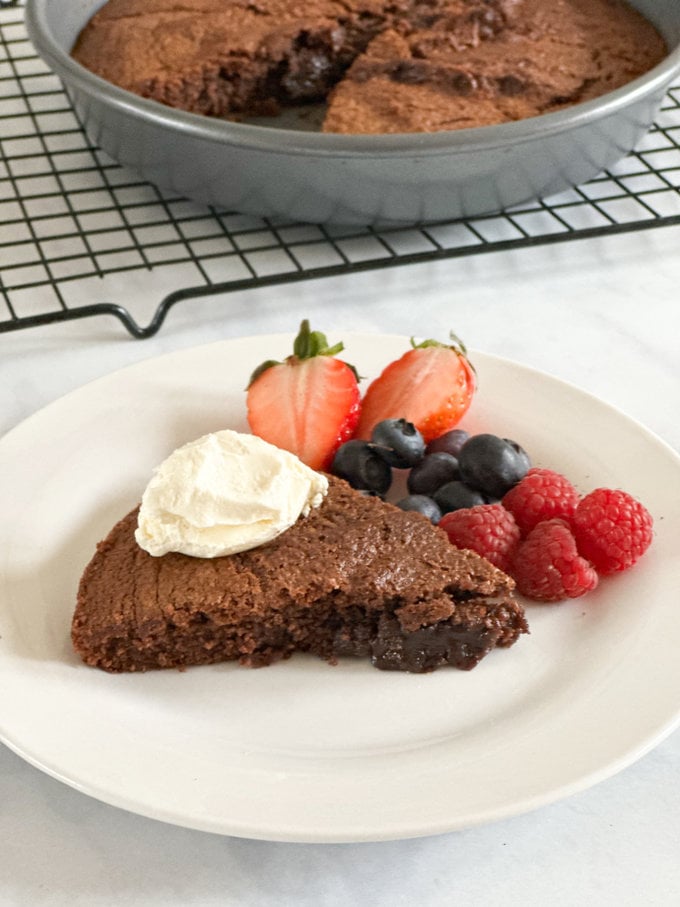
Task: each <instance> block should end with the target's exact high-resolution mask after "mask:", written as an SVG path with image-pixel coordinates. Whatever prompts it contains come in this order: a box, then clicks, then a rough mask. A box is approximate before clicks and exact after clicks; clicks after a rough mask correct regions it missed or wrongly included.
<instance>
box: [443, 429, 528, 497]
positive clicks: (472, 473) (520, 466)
mask: <svg viewBox="0 0 680 907" xmlns="http://www.w3.org/2000/svg"><path fill="white" fill-rule="evenodd" d="M518 447H519V445H517V447H515V445H514V442H512V441H508V440H506V439H505V438H499V437H498V436H497V435H490V434H481V435H473V436H472V437H471V438H470V440H469V441H466V442H465V444H463V446H462V447H461V449H460V454H459V455H458V465H459V467H460V475H461V479H462V480H463V481H464V482H465V484H466V485H470V486H471V487H472V488H477V489H479V490H480V491H482V492H484V494H487V495H489V496H491V497H493V498H502V497H503V495H504V494H505V493H506V492H507V491H509V490H510V489H511V488H512V486H513V485H516V484H517V483H518V482H519V481H520V479H523V478H524V476H525V475H526V473H527V470H528V468H529V466H528V462H527V461H528V458H527V457H526V454H525V453H524V451H521V448H520V450H518V449H517V448H518ZM520 451H521V452H520Z"/></svg>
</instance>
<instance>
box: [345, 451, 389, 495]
mask: <svg viewBox="0 0 680 907" xmlns="http://www.w3.org/2000/svg"><path fill="white" fill-rule="evenodd" d="M331 472H332V473H333V474H334V475H336V476H339V477H340V478H341V479H345V480H346V481H347V482H349V484H350V485H351V486H352V488H358V489H359V490H361V491H373V492H375V493H376V494H379V495H383V494H385V492H386V491H387V489H388V488H389V487H390V485H391V484H392V470H391V469H390V467H389V465H388V464H387V463H386V462H385V460H383V458H382V457H381V456H380V454H379V453H376V450H375V446H374V445H373V444H371V443H369V442H368V441H358V440H354V441H346V442H345V443H344V444H341V445H340V447H338V449H337V451H336V452H335V456H334V457H333V465H332V466H331Z"/></svg>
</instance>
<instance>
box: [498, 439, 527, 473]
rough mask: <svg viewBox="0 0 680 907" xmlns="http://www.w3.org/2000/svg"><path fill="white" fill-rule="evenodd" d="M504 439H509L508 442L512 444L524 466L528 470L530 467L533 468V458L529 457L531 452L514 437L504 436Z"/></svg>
mask: <svg viewBox="0 0 680 907" xmlns="http://www.w3.org/2000/svg"><path fill="white" fill-rule="evenodd" d="M503 440H504V441H507V443H508V444H509V445H510V447H512V449H513V450H514V451H515V453H516V454H517V456H518V458H519V460H520V462H521V463H522V464H523V465H524V468H525V469H527V470H528V469H530V468H531V459H530V458H529V454H528V453H527V452H526V450H525V449H524V448H523V447H522V446H521V444H518V443H517V441H513V440H512V438H503Z"/></svg>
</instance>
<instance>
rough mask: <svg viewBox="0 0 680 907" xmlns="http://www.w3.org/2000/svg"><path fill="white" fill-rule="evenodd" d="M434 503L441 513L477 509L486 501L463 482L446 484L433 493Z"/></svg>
mask: <svg viewBox="0 0 680 907" xmlns="http://www.w3.org/2000/svg"><path fill="white" fill-rule="evenodd" d="M434 499H435V502H436V503H437V504H438V506H439V509H440V510H441V512H442V513H450V512H451V511H452V510H462V509H463V508H465V507H477V506H478V505H479V504H486V499H485V498H484V496H483V495H481V494H480V493H479V492H478V491H475V489H474V488H470V487H469V486H467V485H465V484H464V483H463V482H457V481H456V482H447V483H446V485H442V487H441V488H439V489H438V490H437V491H436V492H435V493H434Z"/></svg>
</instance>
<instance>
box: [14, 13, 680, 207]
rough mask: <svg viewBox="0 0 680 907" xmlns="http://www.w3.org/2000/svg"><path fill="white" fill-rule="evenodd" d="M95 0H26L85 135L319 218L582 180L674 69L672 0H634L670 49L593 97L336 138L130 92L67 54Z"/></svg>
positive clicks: (656, 101)
mask: <svg viewBox="0 0 680 907" xmlns="http://www.w3.org/2000/svg"><path fill="white" fill-rule="evenodd" d="M101 5H102V0H69V2H68V3H64V2H63V0H26V24H27V28H28V32H29V35H30V38H31V40H32V41H33V44H34V46H35V48H36V50H37V52H38V53H39V54H40V55H41V57H42V58H43V59H44V60H45V61H46V63H47V64H48V65H49V66H50V68H51V69H53V70H54V72H56V73H57V75H59V76H60V78H61V79H62V81H63V83H64V85H65V87H66V89H67V91H68V94H69V96H70V98H71V100H72V103H73V105H74V108H75V110H76V113H77V115H78V117H79V119H80V121H81V123H82V124H83V127H84V129H85V131H86V133H87V135H88V137H89V138H90V140H91V141H92V142H94V143H95V144H96V145H98V146H99V147H100V148H102V149H103V150H104V151H106V152H107V153H108V154H109V155H110V156H111V157H112V158H114V159H115V160H117V161H119V162H120V163H121V164H124V165H126V166H129V167H131V168H133V169H134V170H136V171H137V172H138V173H139V174H140V175H141V176H143V177H144V178H145V179H147V180H148V181H149V182H152V183H154V184H156V185H158V186H159V187H161V188H163V189H165V190H170V191H172V192H175V193H177V194H179V195H182V196H186V197H188V198H192V199H194V200H196V201H198V202H203V203H207V204H210V205H215V206H219V207H221V208H225V209H227V210H231V211H239V212H243V213H247V214H254V215H258V216H265V217H283V218H285V219H290V220H297V221H310V222H315V223H325V222H334V223H341V224H357V225H359V224H376V223H379V224H381V225H386V224H414V223H422V222H426V221H435V220H453V219H458V218H462V217H470V216H474V215H480V214H487V213H490V212H493V211H498V210H501V209H503V208H508V207H511V206H513V205H517V204H520V203H522V202H526V201H528V200H530V199H536V198H541V197H546V196H548V195H552V194H554V193H556V192H560V191H562V190H564V189H567V188H569V187H571V186H575V185H578V184H579V183H582V182H584V181H586V180H588V179H590V178H592V177H593V176H595V175H596V174H598V173H599V172H601V171H602V170H604V169H606V168H608V167H611V166H612V165H613V164H614V163H616V161H618V160H620V159H621V158H622V157H623V156H624V155H626V154H627V153H628V152H630V151H631V150H632V149H633V148H634V147H635V146H636V144H637V143H638V142H639V141H640V139H641V138H642V137H643V136H644V134H645V132H646V131H647V130H648V129H649V127H650V126H651V124H652V122H653V120H654V117H655V115H656V112H657V110H658V108H659V106H660V104H661V102H662V100H663V98H664V95H665V93H666V91H667V89H668V87H669V85H670V84H671V83H672V82H673V79H674V77H675V76H676V75H677V74H678V72H679V71H680V2H678V0H635V2H633V3H632V5H633V6H635V7H636V8H637V9H638V10H639V11H640V12H641V13H642V14H643V15H644V16H646V17H647V18H648V19H649V20H650V21H651V22H652V23H653V24H654V25H655V26H656V27H657V28H658V30H659V31H660V32H661V34H662V35H663V37H664V38H665V40H666V42H667V44H668V47H669V49H670V50H669V54H668V56H667V57H666V58H665V59H664V60H663V61H662V62H661V63H659V64H658V65H657V66H655V67H654V69H652V70H650V72H648V73H647V74H646V75H644V76H642V77H640V78H638V79H635V80H634V81H633V82H631V83H629V84H628V85H626V86H624V87H623V88H620V89H617V90H616V91H613V92H610V93H609V94H606V95H603V96H602V97H600V98H597V99H595V100H592V101H588V102H586V103H583V104H577V105H575V106H573V107H571V108H567V109H565V110H561V111H558V112H556V113H550V114H545V115H544V116H540V117H533V118H531V119H527V120H521V121H518V122H515V123H504V124H501V125H498V126H484V127H481V128H476V129H462V130H457V131H452V132H437V133H411V134H400V135H378V136H374V135H370V136H369V135H333V134H323V133H318V132H309V131H304V130H294V129H279V128H272V127H270V126H260V125H252V124H245V123H232V122H229V121H225V120H217V119H211V118H209V117H203V116H199V115H195V114H190V113H185V112H184V111H179V110H174V109H172V108H169V107H165V106H164V105H162V104H159V103H157V102H155V101H149V100H146V99H144V98H140V97H137V96H136V95H134V94H131V93H130V92H127V91H123V90H121V89H119V88H117V87H116V86H114V85H112V84H110V83H108V82H106V81H104V80H103V79H101V78H99V77H97V76H95V75H93V74H92V73H91V72H89V71H88V70H86V69H85V68H83V67H82V66H80V65H79V64H78V63H76V62H75V61H74V60H73V59H72V58H71V57H70V55H69V52H70V50H71V48H72V46H73V44H74V42H75V39H76V37H77V35H78V33H79V32H80V30H81V29H82V27H83V26H84V25H85V23H86V22H87V21H88V19H89V18H90V17H91V16H92V15H93V14H94V12H95V11H96V10H97V9H98V8H99V7H100V6H101Z"/></svg>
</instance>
